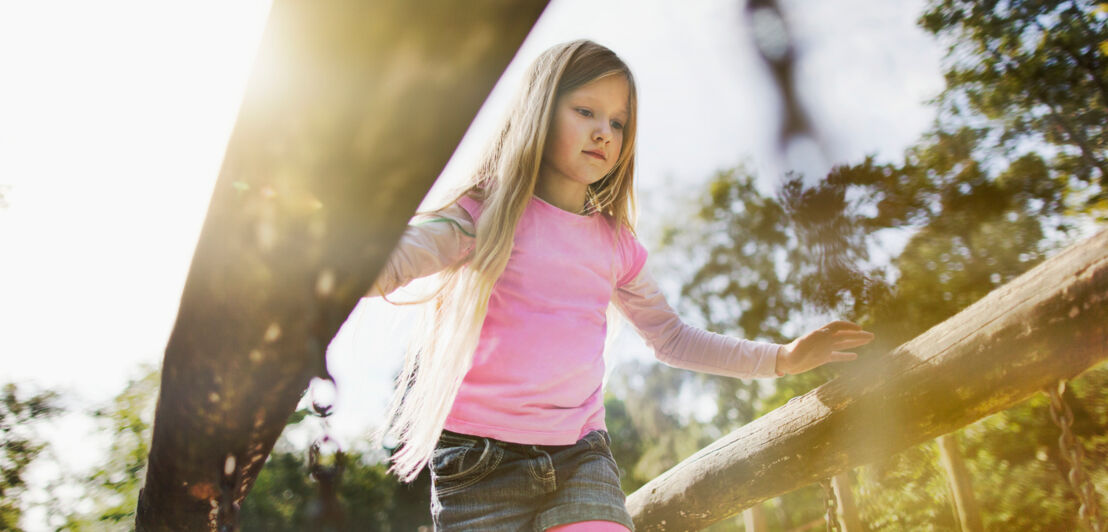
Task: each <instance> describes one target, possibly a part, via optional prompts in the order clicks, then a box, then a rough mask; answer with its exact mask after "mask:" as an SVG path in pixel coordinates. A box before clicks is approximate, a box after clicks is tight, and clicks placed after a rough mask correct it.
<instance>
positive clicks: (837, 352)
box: [777, 321, 873, 375]
mask: <svg viewBox="0 0 1108 532" xmlns="http://www.w3.org/2000/svg"><path fill="white" fill-rule="evenodd" d="M871 340H873V333H871V332H867V331H863V330H862V326H861V325H858V324H856V323H851V322H849V321H833V322H831V323H828V324H827V325H824V326H823V327H820V328H819V329H816V330H814V331H812V332H810V333H808V334H805V335H804V336H801V337H800V338H797V339H796V340H793V341H792V342H790V343H789V344H786V345H783V346H781V349H780V350H779V351H778V353H777V373H778V374H779V375H782V374H795V373H803V372H805V371H808V370H810V369H814V368H818V367H820V366H822V365H824V364H826V363H828V362H843V361H847V360H854V359H855V358H858V355H856V354H854V353H846V352H843V351H842V350H843V349H852V348H855V347H858V346H862V345H866V344H868V343H870V341H871Z"/></svg>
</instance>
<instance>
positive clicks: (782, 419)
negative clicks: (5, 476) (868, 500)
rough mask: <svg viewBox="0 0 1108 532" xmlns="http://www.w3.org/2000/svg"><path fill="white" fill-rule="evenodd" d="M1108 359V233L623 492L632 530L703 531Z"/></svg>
mask: <svg viewBox="0 0 1108 532" xmlns="http://www.w3.org/2000/svg"><path fill="white" fill-rule="evenodd" d="M1105 358H1108V231H1104V232H1101V233H1100V234H1098V235H1096V236H1094V237H1092V238H1090V239H1088V240H1086V241H1083V242H1080V243H1078V244H1075V245H1073V246H1071V247H1069V248H1067V249H1065V250H1063V251H1062V252H1060V253H1058V254H1057V255H1056V256H1054V257H1053V258H1051V259H1049V260H1047V261H1045V262H1043V263H1042V264H1040V265H1039V266H1037V267H1035V268H1034V269H1032V270H1030V271H1028V272H1027V273H1025V274H1024V275H1022V276H1020V277H1018V278H1016V279H1014V280H1013V281H1012V282H1010V283H1008V284H1006V285H1004V286H1002V287H1000V288H998V289H996V290H995V291H993V292H992V293H990V294H989V295H987V296H986V297H984V298H982V299H981V300H980V301H978V302H976V303H974V304H973V305H971V306H969V307H968V308H966V309H965V310H963V311H962V312H960V313H958V314H957V315H955V316H953V317H951V318H950V319H948V320H946V321H944V322H943V323H940V324H939V325H936V326H935V327H933V328H931V329H930V330H928V331H927V332H925V333H924V334H922V335H920V336H918V337H916V338H915V339H913V340H911V341H909V342H907V343H905V344H904V345H901V346H900V347H898V348H897V349H895V350H893V351H892V352H891V353H889V354H888V355H886V356H883V357H878V358H875V359H872V360H868V361H859V362H857V363H855V365H854V366H853V367H851V368H849V369H848V370H846V371H847V373H845V374H844V375H842V376H841V377H839V378H837V379H835V380H833V381H831V382H828V383H827V384H825V385H823V386H821V387H819V388H817V389H815V390H813V391H811V392H809V393H807V394H805V395H803V396H799V397H796V398H794V399H793V400H791V401H789V402H788V403H787V404H785V405H783V406H782V407H780V408H778V409H776V410H774V411H773V412H770V413H769V414H766V415H765V416H763V417H761V418H759V419H757V420H755V421H754V422H752V423H750V424H748V425H746V426H744V427H742V428H741V429H739V430H736V431H735V432H732V433H731V434H729V435H727V436H725V437H723V438H721V439H719V440H717V441H716V442H715V443H713V444H712V445H710V446H708V447H706V448H705V449H703V450H701V451H700V452H698V453H696V454H695V455H693V456H691V457H689V458H688V459H686V460H685V461H683V462H681V463H680V464H678V465H677V466H674V467H673V468H672V469H670V470H669V471H667V472H665V473H663V474H662V475H660V476H658V477H657V478H655V479H654V480H652V481H651V482H649V483H648V484H646V485H645V486H643V487H642V488H641V489H639V490H638V491H636V492H635V493H633V494H632V495H631V496H630V497H629V498H628V500H627V505H628V509H629V510H630V511H631V514H632V516H633V517H634V520H635V526H636V529H637V530H644V531H648V530H667V531H668V530H699V529H701V528H703V527H706V526H708V525H709V524H711V523H714V522H717V521H719V520H721V519H723V518H726V517H729V516H731V515H734V514H736V513H738V512H740V511H742V510H743V509H744V508H747V507H749V506H751V505H753V504H755V503H758V502H760V501H763V500H765V499H768V498H771V497H775V496H778V495H780V494H783V493H787V492H790V491H793V490H795V489H797V488H800V487H802V486H805V485H808V484H812V483H814V482H817V481H818V480H819V479H821V478H827V477H830V476H833V475H835V474H837V473H840V472H842V471H846V470H848V469H850V468H853V467H856V466H858V465H861V464H865V463H869V462H873V461H875V460H878V459H881V458H884V457H887V456H890V455H892V454H894V453H896V452H899V451H901V450H903V449H906V448H908V447H911V446H913V445H916V444H919V443H921V442H924V441H927V440H930V439H933V438H935V437H937V436H939V435H942V434H945V433H948V432H951V431H953V430H956V429H958V428H960V427H963V426H965V425H967V424H969V423H972V422H974V421H976V420H978V419H981V418H982V417H985V416H987V415H990V414H993V413H995V412H999V411H1001V410H1005V409H1007V408H1009V407H1011V406H1013V405H1015V404H1017V403H1019V402H1020V401H1022V400H1024V399H1025V398H1027V397H1029V396H1030V395H1032V394H1034V393H1037V392H1038V391H1040V390H1042V389H1044V388H1045V387H1046V386H1048V385H1051V384H1052V383H1055V382H1057V381H1058V380H1059V379H1072V378H1073V377H1075V376H1077V375H1079V374H1080V373H1082V372H1084V371H1085V370H1087V369H1088V368H1090V367H1092V366H1093V365H1095V364H1097V363H1098V362H1100V361H1103V360H1104V359H1105Z"/></svg>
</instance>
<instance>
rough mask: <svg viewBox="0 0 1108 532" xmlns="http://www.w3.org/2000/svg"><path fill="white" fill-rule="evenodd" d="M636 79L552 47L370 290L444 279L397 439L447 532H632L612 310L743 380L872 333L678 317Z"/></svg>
mask: <svg viewBox="0 0 1108 532" xmlns="http://www.w3.org/2000/svg"><path fill="white" fill-rule="evenodd" d="M636 118H637V117H636V96H635V82H634V78H633V77H632V76H631V72H630V70H629V69H628V68H627V65H625V64H624V63H623V61H622V60H620V59H619V57H617V56H616V55H615V54H614V53H613V52H612V51H611V50H608V49H607V48H605V47H603V46H600V45H598V44H596V43H594V42H590V41H584V40H581V41H573V42H569V43H565V44H561V45H558V46H555V47H553V48H551V49H549V50H547V51H546V52H544V53H543V54H542V55H541V56H540V57H539V58H538V59H537V60H535V62H534V63H533V64H532V65H531V67H530V69H529V70H528V72H527V74H526V78H525V82H524V85H523V89H522V90H521V92H520V94H519V96H518V97H517V99H516V101H515V103H514V105H513V108H512V109H511V111H510V114H509V116H508V118H507V120H506V121H505V123H504V124H503V127H502V128H501V129H500V131H499V134H498V136H497V137H496V138H495V141H494V142H493V144H492V145H491V147H490V149H489V151H488V152H487V154H486V155H485V157H484V159H483V163H482V164H481V166H480V167H479V169H478V171H477V172H476V173H475V174H474V175H473V177H472V179H471V180H470V182H468V183H466V184H465V185H464V186H463V187H462V188H461V189H460V190H459V191H458V193H457V194H455V195H454V196H453V200H452V201H451V202H450V203H449V204H447V205H446V206H444V207H442V208H441V209H438V210H435V211H433V212H432V213H430V214H429V215H421V216H417V219H416V220H417V223H414V224H413V225H411V226H409V228H408V230H407V231H406V232H405V234H404V236H403V237H402V239H401V241H400V243H399V245H398V247H397V249H396V250H395V251H394V253H393V255H392V257H391V258H390V260H389V262H388V264H387V266H386V268H385V270H384V271H383V272H382V274H381V275H380V277H379V279H378V280H377V282H376V283H375V284H374V287H373V289H372V290H371V291H370V293H369V295H371V296H385V295H387V294H388V293H390V292H392V291H393V290H395V289H396V288H398V287H400V286H403V285H405V284H407V283H408V282H409V281H411V280H412V279H414V278H417V277H422V276H426V275H430V274H432V273H437V272H441V273H442V274H443V277H442V279H443V282H442V285H441V287H440V288H439V289H438V291H437V292H436V294H435V295H434V296H432V297H433V298H434V300H433V302H432V303H431V304H430V305H429V306H428V308H429V310H430V314H429V318H430V322H429V323H427V324H426V327H427V329H426V330H425V331H424V334H422V335H420V336H419V338H418V341H416V342H414V343H413V344H414V345H412V346H411V349H410V350H409V353H408V357H407V359H406V363H405V367H404V370H403V372H402V374H401V377H400V380H399V385H398V389H397V394H396V399H395V400H394V402H393V406H392V408H391V409H390V418H389V427H388V431H389V432H388V434H389V435H391V436H393V437H395V438H397V439H398V440H399V441H400V442H401V444H402V445H401V447H400V450H399V451H398V452H397V453H396V454H395V455H394V456H393V462H394V463H393V468H392V469H393V471H395V472H396V473H397V474H398V475H399V476H400V477H401V478H402V479H405V480H410V479H412V478H414V477H415V476H416V475H417V474H418V472H419V470H420V469H421V468H422V467H424V465H425V464H429V465H430V469H431V479H432V494H431V513H432V516H433V519H434V524H435V527H436V529H439V530H482V531H485V530H512V531H515V530H557V531H565V530H597V531H606V530H620V531H624V530H628V529H631V528H632V524H631V518H630V516H629V515H628V513H627V510H626V508H625V505H624V495H623V493H622V491H621V490H620V484H619V471H618V469H617V467H616V464H615V461H614V460H613V459H612V454H611V451H610V449H609V444H610V441H609V437H608V433H607V432H606V431H605V426H604V406H603V390H602V386H601V383H602V379H603V376H604V361H603V357H602V355H603V350H604V339H605V333H606V323H607V321H606V310H607V309H608V307H609V304H610V303H612V304H614V306H615V307H616V308H618V309H619V311H621V312H622V313H623V315H624V316H625V317H626V318H627V319H628V320H629V321H630V322H631V324H632V325H633V326H634V327H635V329H636V330H637V331H638V332H639V334H640V335H642V337H643V338H644V339H645V340H646V342H647V344H648V345H650V346H651V347H653V349H654V350H655V353H656V355H657V357H658V358H659V359H660V360H661V361H663V362H665V363H667V364H669V365H672V366H675V367H679V368H686V369H692V370H697V371H704V372H709V373H715V374H720V375H728V376H733V377H743V378H750V377H772V376H780V375H783V374H786V373H799V372H802V371H807V370H809V369H811V368H814V367H817V366H820V365H822V364H824V363H826V362H830V361H839V360H850V359H853V358H854V356H855V355H854V354H852V353H844V352H840V351H839V350H841V349H848V348H851V347H855V346H859V345H863V344H865V343H867V342H868V341H869V340H870V339H871V338H872V335H871V334H870V333H867V332H864V331H862V330H861V328H860V327H858V326H857V325H854V324H852V323H848V322H834V323H831V324H829V325H827V326H825V327H823V328H822V329H819V330H817V331H815V332H813V333H810V334H808V335H806V336H804V337H802V338H800V339H798V340H795V341H793V342H792V343H790V344H788V345H778V344H771V343H765V342H754V341H748V340H743V339H738V338H731V337H726V336H722V335H717V334H713V333H710V332H707V331H704V330H700V329H697V328H694V327H690V326H688V325H685V324H684V323H682V322H681V320H680V319H679V318H678V317H677V315H676V314H675V313H674V311H673V309H672V308H671V307H670V306H669V305H668V304H667V303H666V301H665V299H664V298H663V296H662V294H661V291H660V290H659V289H658V286H657V284H656V283H655V281H654V280H653V279H652V278H651V276H650V274H649V273H648V272H647V271H646V269H644V268H643V265H644V263H645V261H646V255H647V253H646V250H645V249H644V248H643V246H642V244H640V243H639V241H638V240H637V239H636V237H635V234H634V232H633V227H634V216H633V211H634V204H635V200H634V197H635V195H634V192H633V190H632V182H633V176H634V161H635V156H634V153H635V130H636Z"/></svg>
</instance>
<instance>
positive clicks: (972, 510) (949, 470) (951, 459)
mask: <svg viewBox="0 0 1108 532" xmlns="http://www.w3.org/2000/svg"><path fill="white" fill-rule="evenodd" d="M938 442H939V463H940V464H942V466H943V471H945V472H946V485H947V486H948V487H949V488H950V507H951V508H952V509H953V510H954V516H955V517H957V518H958V530H959V531H960V532H984V530H985V525H984V524H983V523H982V522H981V511H980V510H979V509H978V506H977V498H976V497H975V496H974V495H973V480H972V479H971V478H970V473H969V469H968V468H966V462H965V460H963V459H962V450H961V449H960V448H959V446H958V433H956V432H950V433H947V434H943V435H942V436H939V438H938Z"/></svg>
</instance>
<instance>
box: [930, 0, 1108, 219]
mask: <svg viewBox="0 0 1108 532" xmlns="http://www.w3.org/2000/svg"><path fill="white" fill-rule="evenodd" d="M1106 20H1108V16H1106V13H1105V12H1104V10H1103V9H1098V7H1097V4H1096V2H1094V1H1090V0H1068V1H1057V0H1053V1H1043V0H1034V1H1029V0H1018V1H1004V2H1002V1H999V0H988V1H980V2H979V1H966V0H933V1H932V2H930V4H929V5H928V8H927V10H926V11H925V12H924V13H923V15H922V16H921V18H920V25H921V26H922V27H923V28H925V29H926V30H928V31H930V32H931V33H933V34H936V35H937V36H940V37H944V38H947V39H951V40H952V44H951V46H950V49H949V52H948V67H947V70H946V79H947V85H948V87H949V88H948V89H947V91H946V92H945V93H944V94H943V97H942V104H943V105H944V106H945V107H946V108H947V109H948V110H950V111H951V113H952V114H953V115H954V116H952V117H951V118H950V121H951V122H964V121H970V120H975V119H977V120H980V118H984V119H986V120H987V121H988V122H989V124H990V126H989V128H990V130H991V133H992V134H993V135H992V140H993V141H994V142H995V144H996V147H997V148H998V150H996V151H1000V150H1008V151H1016V152H1018V151H1026V150H1027V149H1028V148H1027V146H1028V144H1029V143H1032V144H1043V143H1045V144H1047V146H1048V147H1050V148H1054V149H1053V150H1044V149H1041V148H1035V149H1036V151H1044V152H1050V153H1051V156H1050V157H1048V162H1049V166H1050V168H1051V170H1052V171H1054V172H1057V173H1059V174H1061V175H1064V176H1066V177H1068V178H1070V179H1071V180H1072V181H1073V186H1074V187H1075V189H1076V187H1080V188H1082V189H1083V188H1085V187H1088V186H1090V185H1091V186H1092V188H1091V189H1088V190H1087V192H1088V194H1087V198H1085V199H1084V203H1085V207H1094V206H1095V207H1097V208H1099V209H1100V210H1101V215H1103V214H1104V209H1105V207H1108V202H1106V200H1108V135H1106V134H1105V133H1106V132H1105V124H1108V60H1106V58H1105V51H1104V50H1105V48H1106V45H1105V43H1106V42H1108V24H1105V21H1106Z"/></svg>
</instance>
